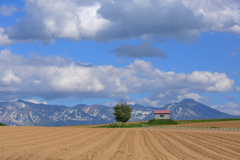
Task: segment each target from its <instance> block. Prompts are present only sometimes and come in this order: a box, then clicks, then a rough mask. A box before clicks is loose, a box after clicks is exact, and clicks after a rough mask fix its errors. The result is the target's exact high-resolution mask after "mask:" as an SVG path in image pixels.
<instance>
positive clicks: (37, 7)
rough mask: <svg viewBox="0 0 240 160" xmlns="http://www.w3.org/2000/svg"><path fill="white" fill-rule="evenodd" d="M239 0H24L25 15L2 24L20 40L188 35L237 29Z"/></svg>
mask: <svg viewBox="0 0 240 160" xmlns="http://www.w3.org/2000/svg"><path fill="white" fill-rule="evenodd" d="M239 7H240V3H239V1H231V2H229V1H227V0H219V1H209V0H201V1H192V0H148V1H143V0H133V1H129V0H121V1H112V0H107V1H105V0H104V1H94V0H89V1H82V0H81V1H76V0H68V1H65V0H58V1H53V0H35V1H33V0H27V1H26V4H25V11H26V15H24V16H23V17H22V18H21V19H20V20H19V21H18V23H17V24H15V25H13V26H11V27H10V29H7V35H6V36H7V37H9V38H10V40H13V41H14V42H19V41H27V42H28V41H36V40H42V41H44V42H45V41H47V42H49V41H51V40H53V39H56V38H68V39H74V40H82V39H83V40H84V39H91V40H97V41H109V40H119V39H129V38H140V37H141V38H142V39H154V40H159V41H162V40H165V39H166V38H174V39H177V40H180V41H189V40H193V39H195V38H196V37H198V36H200V35H201V33H202V32H215V31H218V32H230V33H234V34H238V35H239V34H240V29H239V28H240V27H239V26H240V10H239Z"/></svg>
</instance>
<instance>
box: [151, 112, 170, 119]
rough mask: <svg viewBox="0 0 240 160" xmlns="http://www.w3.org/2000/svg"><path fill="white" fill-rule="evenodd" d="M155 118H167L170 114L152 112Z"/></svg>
mask: <svg viewBox="0 0 240 160" xmlns="http://www.w3.org/2000/svg"><path fill="white" fill-rule="evenodd" d="M154 116H155V119H169V118H170V117H169V116H170V114H166V113H165V114H163V113H161V114H160V113H158V114H154Z"/></svg>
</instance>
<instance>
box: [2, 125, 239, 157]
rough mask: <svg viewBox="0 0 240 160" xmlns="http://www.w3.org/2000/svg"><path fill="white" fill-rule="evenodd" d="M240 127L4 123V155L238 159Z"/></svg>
mask: <svg viewBox="0 0 240 160" xmlns="http://www.w3.org/2000/svg"><path fill="white" fill-rule="evenodd" d="M239 157H240V131H221V130H210V129H209V130H204V129H159V128H156V129H151V128H139V129H134V128H130V129H105V128H88V126H81V127H78V126H75V127H0V159H4V160H5V159H20V160H21V159H34V160H35V159H100V160H103V159H104V160H107V159H121V160H122V159H136V160H139V159H170V160H174V159H204V160H205V159H224V160H227V159H239Z"/></svg>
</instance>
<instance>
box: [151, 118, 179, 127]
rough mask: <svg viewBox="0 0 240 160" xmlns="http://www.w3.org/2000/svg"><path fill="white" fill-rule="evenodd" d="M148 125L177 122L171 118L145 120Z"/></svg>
mask: <svg viewBox="0 0 240 160" xmlns="http://www.w3.org/2000/svg"><path fill="white" fill-rule="evenodd" d="M147 123H148V125H151V126H152V125H171V124H178V123H177V122H176V121H174V120H172V119H150V120H149V122H147Z"/></svg>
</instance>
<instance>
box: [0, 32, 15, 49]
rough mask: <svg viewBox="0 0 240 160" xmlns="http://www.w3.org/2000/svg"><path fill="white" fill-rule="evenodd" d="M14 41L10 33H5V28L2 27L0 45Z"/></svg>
mask: <svg viewBox="0 0 240 160" xmlns="http://www.w3.org/2000/svg"><path fill="white" fill-rule="evenodd" d="M11 43H12V41H11V40H10V39H9V38H8V35H7V34H5V33H4V29H3V28H1V27H0V46H4V45H8V44H11Z"/></svg>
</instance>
